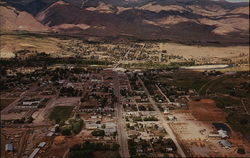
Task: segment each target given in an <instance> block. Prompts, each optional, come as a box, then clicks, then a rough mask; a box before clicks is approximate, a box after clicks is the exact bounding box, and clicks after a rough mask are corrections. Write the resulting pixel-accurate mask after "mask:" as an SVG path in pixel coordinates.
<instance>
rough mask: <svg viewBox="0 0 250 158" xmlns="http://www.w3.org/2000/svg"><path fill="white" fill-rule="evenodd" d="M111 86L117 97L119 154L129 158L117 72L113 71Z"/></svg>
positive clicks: (123, 157)
mask: <svg viewBox="0 0 250 158" xmlns="http://www.w3.org/2000/svg"><path fill="white" fill-rule="evenodd" d="M113 86H114V93H115V96H116V97H117V102H116V105H115V108H116V117H117V132H118V142H119V144H120V154H121V157H122V158H129V157H130V156H129V150H128V136H127V132H126V125H125V121H124V119H123V117H122V116H123V115H122V111H123V107H122V102H121V95H120V84H119V77H118V72H115V78H114V85H113Z"/></svg>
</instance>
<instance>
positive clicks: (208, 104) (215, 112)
mask: <svg viewBox="0 0 250 158" xmlns="http://www.w3.org/2000/svg"><path fill="white" fill-rule="evenodd" d="M189 106H190V108H191V112H192V114H193V116H194V117H195V118H196V119H197V120H199V121H216V122H225V121H226V119H225V117H226V115H225V113H224V112H223V111H222V110H221V109H219V108H217V107H216V105H215V102H214V101H213V100H211V99H202V100H200V101H191V102H189Z"/></svg>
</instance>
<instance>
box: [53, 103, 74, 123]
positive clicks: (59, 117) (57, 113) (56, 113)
mask: <svg viewBox="0 0 250 158" xmlns="http://www.w3.org/2000/svg"><path fill="white" fill-rule="evenodd" d="M73 108H74V107H72V106H57V107H55V108H54V109H53V110H52V112H51V113H50V115H49V119H50V120H53V121H55V122H56V123H60V122H62V121H63V122H64V121H66V120H67V119H68V118H69V117H70V115H71V113H72V110H73Z"/></svg>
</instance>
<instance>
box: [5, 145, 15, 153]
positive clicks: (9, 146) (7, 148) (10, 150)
mask: <svg viewBox="0 0 250 158" xmlns="http://www.w3.org/2000/svg"><path fill="white" fill-rule="evenodd" d="M5 151H7V152H13V151H14V147H13V144H6V145H5Z"/></svg>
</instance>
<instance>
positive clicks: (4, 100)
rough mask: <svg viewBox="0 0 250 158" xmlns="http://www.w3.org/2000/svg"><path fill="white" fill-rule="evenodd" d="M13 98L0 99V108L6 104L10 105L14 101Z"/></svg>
mask: <svg viewBox="0 0 250 158" xmlns="http://www.w3.org/2000/svg"><path fill="white" fill-rule="evenodd" d="M15 100H16V98H15V99H2V98H1V99H0V110H1V111H2V109H4V108H5V107H6V106H8V105H10V104H11V103H12V102H14V101H15Z"/></svg>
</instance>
